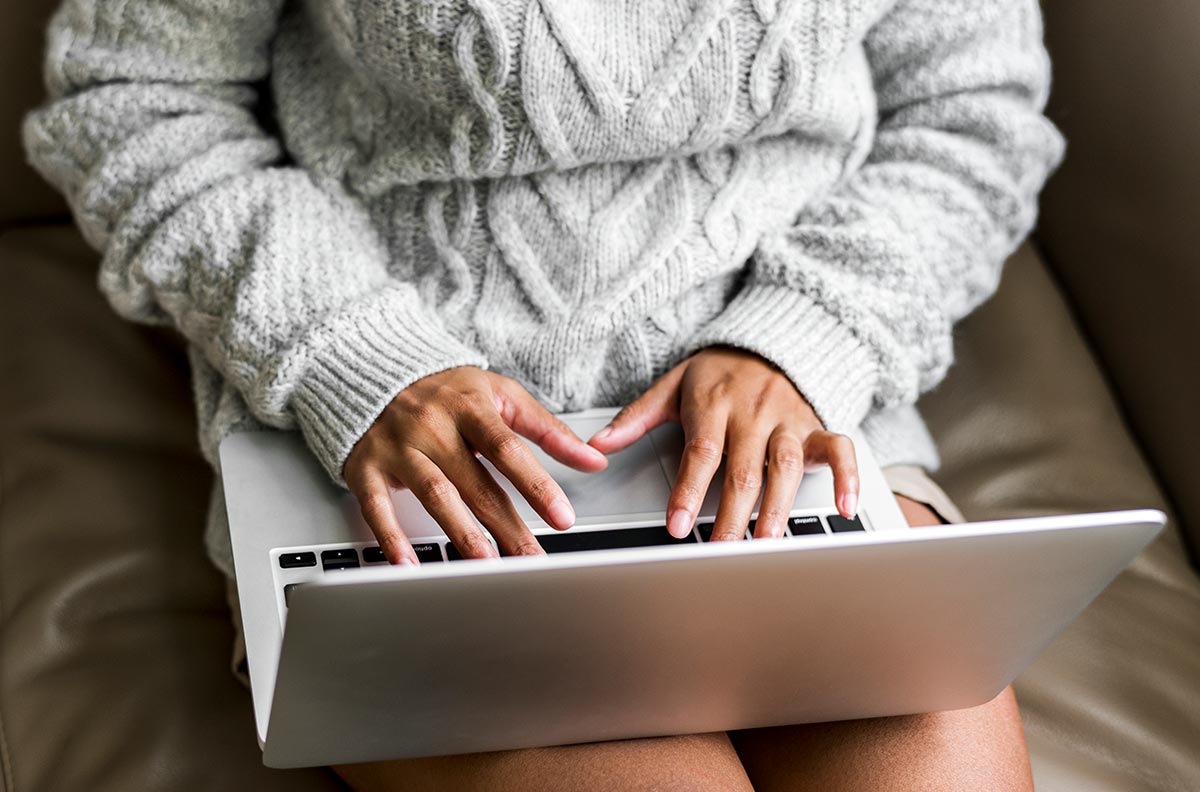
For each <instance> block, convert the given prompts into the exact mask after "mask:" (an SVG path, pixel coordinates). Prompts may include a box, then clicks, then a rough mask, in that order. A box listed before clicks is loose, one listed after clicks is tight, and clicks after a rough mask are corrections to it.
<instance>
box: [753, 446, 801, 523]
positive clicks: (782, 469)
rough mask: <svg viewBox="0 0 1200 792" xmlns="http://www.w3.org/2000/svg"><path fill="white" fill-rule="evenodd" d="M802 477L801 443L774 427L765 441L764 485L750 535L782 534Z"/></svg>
mask: <svg viewBox="0 0 1200 792" xmlns="http://www.w3.org/2000/svg"><path fill="white" fill-rule="evenodd" d="M803 478H804V446H803V445H802V444H801V442H800V440H799V438H797V437H796V436H795V435H794V434H792V433H791V432H789V431H787V430H786V429H783V428H778V429H776V430H775V431H774V432H772V433H771V438H770V439H769V440H768V441H767V485H766V487H765V488H764V489H763V498H762V505H761V506H759V508H758V521H757V522H756V523H755V526H754V538H756V539H759V538H762V537H768V536H783V529H784V526H785V525H787V519H788V515H789V514H791V512H792V503H794V502H795V500H796V491H797V490H799V489H800V481H801V479H803Z"/></svg>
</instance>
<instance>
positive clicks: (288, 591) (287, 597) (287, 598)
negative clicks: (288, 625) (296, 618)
mask: <svg viewBox="0 0 1200 792" xmlns="http://www.w3.org/2000/svg"><path fill="white" fill-rule="evenodd" d="M303 585H304V584H303V583H288V584H287V585H286V586H284V587H283V607H285V608H286V607H288V606H290V605H291V604H292V589H294V588H296V587H297V586H303Z"/></svg>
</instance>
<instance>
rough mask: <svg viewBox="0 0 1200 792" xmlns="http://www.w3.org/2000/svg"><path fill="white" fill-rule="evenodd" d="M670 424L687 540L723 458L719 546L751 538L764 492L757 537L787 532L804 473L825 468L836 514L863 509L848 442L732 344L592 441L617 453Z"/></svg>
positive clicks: (681, 526)
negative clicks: (680, 447)
mask: <svg viewBox="0 0 1200 792" xmlns="http://www.w3.org/2000/svg"><path fill="white" fill-rule="evenodd" d="M667 421H677V422H679V423H681V424H682V425H683V433H684V438H685V441H684V451H683V459H682V460H681V462H680V467H679V477H678V479H677V480H676V482H675V487H674V489H673V490H672V491H671V498H670V500H669V501H668V504H667V530H668V531H670V532H671V535H672V536H675V537H677V538H683V537H684V536H686V535H687V533H688V531H690V530H691V529H692V524H693V523H694V522H695V519H696V514H697V513H698V512H699V510H700V505H701V504H702V503H703V501H704V495H705V493H706V492H707V491H708V487H709V483H710V482H711V481H712V478H713V474H715V473H716V472H717V467H718V466H719V465H720V464H721V457H722V454H724V455H725V457H726V466H725V483H724V486H723V488H722V490H721V505H720V506H719V507H718V509H717V520H716V523H715V525H714V526H713V533H712V539H713V541H719V540H728V539H741V538H742V537H743V536H744V535H745V533H746V527H747V525H748V524H749V522H750V516H751V513H752V512H753V511H754V504H755V503H756V502H757V500H758V496H759V493H760V492H761V493H762V506H761V507H760V509H759V512H758V521H757V523H756V526H755V530H754V536H755V537H756V538H758V537H764V536H782V535H783V532H784V526H785V524H786V523H787V518H788V513H789V512H790V511H791V507H792V501H793V500H794V499H795V497H796V490H797V489H799V487H800V479H801V478H802V476H803V475H804V471H805V469H806V468H808V469H812V468H814V467H817V466H820V465H829V466H830V467H831V468H832V469H833V488H834V497H835V503H836V504H837V508H838V511H839V512H840V513H841V514H842V515H843V516H845V517H853V516H854V514H855V512H856V510H857V508H858V464H857V462H856V460H855V457H854V444H853V443H852V442H851V440H850V438H848V437H846V436H845V435H841V434H835V433H833V432H829V431H826V430H825V427H824V426H823V425H822V423H821V421H820V419H819V418H817V415H816V413H815V412H813V408H812V406H811V405H810V404H809V403H808V401H807V400H806V399H805V398H804V397H803V396H802V395H801V394H800V392H799V391H798V390H796V387H795V386H794V385H793V384H792V381H791V380H789V379H788V378H787V377H786V376H785V375H784V374H783V373H782V372H780V371H779V370H778V369H777V368H775V367H774V366H773V365H771V364H770V363H768V362H767V361H766V360H764V359H763V358H761V357H759V356H758V355H755V354H754V353H752V352H745V351H742V350H739V349H733V348H728V347H711V348H709V349H704V350H701V351H700V352H697V353H696V354H695V355H693V356H692V357H690V358H688V359H687V360H685V361H683V362H682V363H680V364H679V365H678V366H676V367H675V368H673V369H671V370H670V371H668V372H667V373H666V374H664V375H663V376H662V377H661V378H660V379H659V380H658V381H657V382H655V383H654V384H653V385H652V386H651V387H650V389H649V390H647V391H646V392H645V393H644V394H642V396H641V397H639V398H638V399H637V401H635V402H633V403H632V404H630V405H629V406H628V407H626V408H625V409H623V410H622V411H621V412H620V413H618V414H617V417H616V418H614V419H613V420H612V423H610V424H609V425H608V426H606V427H605V428H603V429H601V430H600V431H599V432H597V433H596V436H595V437H593V438H592V439H591V440H589V441H588V442H589V443H590V444H591V445H592V446H593V447H594V448H596V449H597V450H598V451H601V452H602V453H605V454H611V453H613V452H615V451H620V450H621V449H622V448H625V447H627V446H629V445H630V444H632V443H633V442H634V441H636V440H637V439H638V438H640V437H641V436H642V435H644V434H646V433H647V432H649V431H650V430H651V429H653V428H654V427H656V426H658V425H660V424H663V423H666V422H667ZM764 474H765V475H764ZM764 478H765V484H764Z"/></svg>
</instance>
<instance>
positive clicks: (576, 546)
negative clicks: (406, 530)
mask: <svg viewBox="0 0 1200 792" xmlns="http://www.w3.org/2000/svg"><path fill="white" fill-rule="evenodd" d="M754 524H755V521H754V520H751V521H750V527H749V528H748V530H747V531H746V536H745V538H746V539H747V540H750V539H751V536H750V534H751V533H753V531H754ZM787 528H788V529H787V532H786V533H785V534H784V536H785V537H786V536H816V535H826V534H834V533H846V532H852V531H865V530H867V528H866V526H865V525H864V524H863V521H862V519H861V518H860V517H857V516H856V517H854V519H846V518H845V517H842V516H841V515H840V514H827V515H816V514H810V515H801V516H796V517H790V518H788V523H787ZM712 531H713V523H712V521H705V522H701V523H698V524H697V525H696V528H695V530H693V531H692V532H691V533H690V534H688V535H687V536H686V537H684V538H683V539H676V538H675V537H673V536H671V535H670V534H669V533H667V529H666V526H664V525H648V526H644V527H640V528H604V529H598V530H587V529H584V530H572V531H566V532H564V533H542V534H534V536H535V538H536V539H537V541H538V543H539V544H540V545H541V546H542V549H543V550H545V551H546V552H547V553H549V554H553V553H576V552H586V551H588V550H620V549H627V548H634V547H660V546H669V545H680V544H696V543H697V542H701V543H703V542H707V541H709V540H710V539H711V538H712ZM413 550H414V551H415V552H416V554H417V558H418V560H420V562H421V563H422V564H428V563H438V562H442V561H461V560H462V555H460V554H459V552H458V550H456V549H455V547H454V545H453V544H451V543H450V541H449V540H444V541H436V542H431V541H424V542H420V541H418V542H415V543H414V544H413ZM277 558H278V561H277V563H278V564H279V569H280V570H289V571H288V572H284V573H283V575H282V577H284V579H285V580H287V579H288V578H296V577H298V576H297V573H300V575H302V577H303V579H297V580H295V581H294V582H287V583H285V584H284V586H283V595H284V605H285V607H286V605H287V601H288V599H289V598H290V595H291V593H292V591H293V590H294V589H295V588H296V586H298V585H302V584H303V583H304V582H307V581H311V580H312V579H313V573H315V572H316V569H313V568H314V567H319V568H320V569H321V570H322V571H323V572H337V571H340V570H344V569H357V568H359V567H361V566H374V565H377V564H386V563H387V559H386V558H384V556H383V550H382V549H380V547H379V546H378V545H366V546H363V547H361V548H356V547H336V548H329V549H321V548H314V549H312V550H286V551H283V552H280V553H279V554H278V557H277ZM291 570H294V572H292V571H291Z"/></svg>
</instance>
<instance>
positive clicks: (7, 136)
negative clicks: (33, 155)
mask: <svg viewBox="0 0 1200 792" xmlns="http://www.w3.org/2000/svg"><path fill="white" fill-rule="evenodd" d="M57 6H58V2H57V0H10V1H9V2H7V3H5V4H4V10H3V12H0V13H2V16H0V228H7V227H9V226H11V225H14V224H17V223H21V222H29V221H31V220H45V219H50V218H59V217H63V216H65V215H66V213H67V207H66V203H65V202H64V201H63V199H62V197H61V196H60V195H58V194H57V193H56V192H54V191H53V190H51V189H50V187H49V185H47V184H46V182H44V181H42V179H40V178H39V177H38V175H37V174H36V173H34V172H33V170H32V169H31V168H30V167H29V166H28V165H26V164H25V155H24V154H23V153H22V150H21V145H20V131H21V130H20V125H21V118H22V117H23V116H24V115H25V112H26V111H27V110H29V109H30V108H31V107H33V106H34V105H36V104H37V103H38V102H40V101H41V100H42V96H43V95H44V91H43V90H42V79H41V75H42V50H43V48H44V44H45V40H46V34H45V31H46V21H47V19H48V18H49V16H50V14H51V13H52V12H53V11H54V9H55V7H57Z"/></svg>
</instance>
